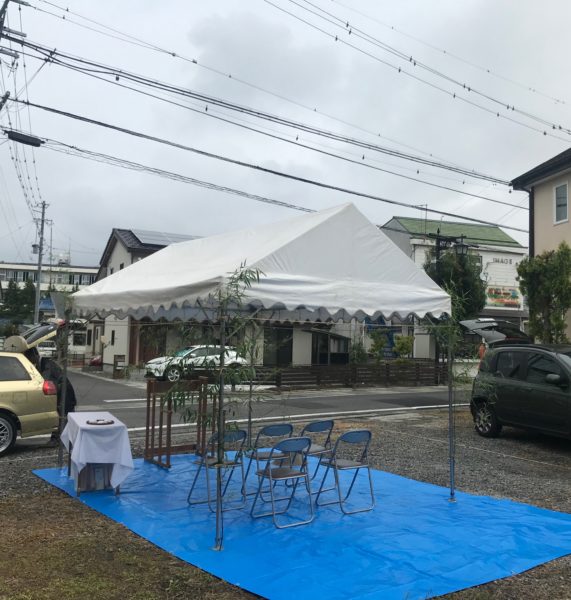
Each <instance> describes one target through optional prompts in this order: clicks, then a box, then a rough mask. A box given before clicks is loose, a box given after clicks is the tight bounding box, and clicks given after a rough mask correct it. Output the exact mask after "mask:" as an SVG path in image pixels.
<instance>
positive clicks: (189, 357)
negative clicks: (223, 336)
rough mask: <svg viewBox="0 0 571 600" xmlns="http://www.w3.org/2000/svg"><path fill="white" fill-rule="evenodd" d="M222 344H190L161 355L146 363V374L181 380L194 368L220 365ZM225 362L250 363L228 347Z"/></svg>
mask: <svg viewBox="0 0 571 600" xmlns="http://www.w3.org/2000/svg"><path fill="white" fill-rule="evenodd" d="M221 350H222V349H221V347H220V346H189V347H188V348H183V349H182V350H178V351H177V352H175V353H174V354H173V355H171V356H159V357H158V358H153V360H150V361H149V362H148V363H146V364H145V370H146V373H145V376H146V377H155V378H156V379H168V381H172V382H175V381H179V380H180V379H181V377H182V376H183V375H184V374H185V373H187V372H189V371H191V370H193V369H210V368H216V367H218V366H219V365H220V352H221ZM224 364H225V365H227V366H229V367H238V366H242V365H246V364H248V361H247V360H246V359H245V358H243V357H242V356H239V355H238V353H237V352H236V350H235V349H234V348H226V351H225V355H224Z"/></svg>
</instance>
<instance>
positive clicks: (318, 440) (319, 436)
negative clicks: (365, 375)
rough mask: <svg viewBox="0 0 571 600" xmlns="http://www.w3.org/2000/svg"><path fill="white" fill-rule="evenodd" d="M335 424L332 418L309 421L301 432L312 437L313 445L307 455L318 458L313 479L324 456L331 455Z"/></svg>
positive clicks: (302, 435) (302, 434)
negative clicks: (332, 434)
mask: <svg viewBox="0 0 571 600" xmlns="http://www.w3.org/2000/svg"><path fill="white" fill-rule="evenodd" d="M334 425H335V423H334V421H332V420H331V419H330V420H327V421H313V422H312V423H308V424H307V425H306V426H305V427H304V428H303V429H302V430H301V433H300V434H299V436H300V437H304V436H307V437H309V438H310V439H311V446H310V447H309V450H308V452H307V456H311V457H313V458H317V459H318V461H317V464H316V465H315V470H314V471H313V474H312V475H311V479H314V478H315V476H316V475H317V471H318V470H319V467H320V466H321V461H322V460H323V458H325V457H326V456H330V455H331V451H332V448H331V432H332V431H333V426H334Z"/></svg>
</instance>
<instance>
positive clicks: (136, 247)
mask: <svg viewBox="0 0 571 600" xmlns="http://www.w3.org/2000/svg"><path fill="white" fill-rule="evenodd" d="M137 233H138V234H139V235H140V236H141V237H142V238H143V239H152V240H153V241H154V240H157V241H159V240H160V241H164V243H146V242H144V241H142V240H141V239H140V238H139V237H138V236H137V235H136V234H137ZM194 239H196V236H192V235H188V236H186V235H181V234H178V233H164V232H160V231H156V232H155V231H143V230H134V229H118V228H116V227H114V228H113V230H112V231H111V235H110V236H109V240H108V241H107V245H106V246H105V249H104V250H103V254H102V255H101V260H100V263H99V264H100V267H102V266H103V265H105V264H106V263H107V261H108V260H109V257H110V256H111V252H112V251H113V248H114V246H115V242H116V241H117V240H119V241H120V242H121V243H122V244H123V246H125V248H126V249H127V250H128V251H129V252H137V253H138V254H152V253H153V252H156V251H157V250H160V249H161V248H164V247H165V246H168V244H169V241H179V242H180V241H183V240H194Z"/></svg>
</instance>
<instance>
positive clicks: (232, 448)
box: [187, 429, 248, 512]
mask: <svg viewBox="0 0 571 600" xmlns="http://www.w3.org/2000/svg"><path fill="white" fill-rule="evenodd" d="M247 438H248V433H247V432H246V431H244V430H241V429H237V430H229V431H226V433H225V434H224V460H223V462H222V463H221V464H218V433H214V434H213V435H212V436H211V437H210V439H209V441H208V446H207V451H206V452H205V453H204V455H203V456H201V457H200V458H199V460H198V461H197V463H198V469H197V470H196V473H195V475H194V479H193V481H192V485H191V487H190V491H189V492H188V497H187V502H188V503H189V504H190V505H191V506H192V505H195V504H208V508H209V509H210V510H211V511H212V512H214V511H215V507H213V505H212V495H211V490H210V487H211V485H210V471H211V470H213V469H222V478H223V479H222V482H223V489H222V497H223V498H224V496H225V495H226V492H227V491H228V486H229V485H230V481H231V480H232V476H233V475H234V471H235V470H236V469H239V470H240V475H241V478H240V496H241V498H242V500H241V502H239V503H238V504H237V505H232V506H227V507H225V508H224V507H223V508H222V510H224V511H226V510H235V509H237V508H243V507H244V506H245V505H246V495H245V493H244V489H245V486H244V484H245V476H244V460H243V457H244V444H245V443H246V439H247ZM202 470H204V472H205V475H206V499H201V500H191V497H192V494H193V492H194V491H195V487H196V483H197V481H198V478H199V476H200V473H201V471H202ZM214 481H216V478H215V479H214Z"/></svg>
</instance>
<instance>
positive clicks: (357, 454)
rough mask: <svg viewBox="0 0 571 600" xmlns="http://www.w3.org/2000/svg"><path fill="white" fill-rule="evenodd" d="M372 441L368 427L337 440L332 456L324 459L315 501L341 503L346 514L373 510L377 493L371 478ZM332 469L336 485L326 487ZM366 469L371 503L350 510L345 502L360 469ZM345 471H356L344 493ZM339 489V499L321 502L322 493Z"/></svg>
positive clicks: (318, 502) (343, 435) (347, 433)
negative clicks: (321, 476)
mask: <svg viewBox="0 0 571 600" xmlns="http://www.w3.org/2000/svg"><path fill="white" fill-rule="evenodd" d="M370 443H371V432H370V431H368V430H367V429H358V430H355V431H347V432H346V433H344V434H342V435H341V436H340V437H339V439H338V440H337V441H336V442H335V446H334V447H333V450H332V452H331V457H330V458H326V459H323V460H322V464H323V465H325V467H326V469H325V473H324V474H323V479H322V480H321V485H320V486H319V491H318V492H317V497H316V499H315V503H316V504H317V505H318V506H327V505H329V504H339V507H340V508H341V510H342V511H343V513H344V514H346V515H351V514H354V513H358V512H365V511H368V510H372V509H373V508H374V506H375V495H374V492H373V480H372V478H371V469H370V467H369V456H368V454H369V445H370ZM330 470H332V471H333V474H334V477H335V485H333V486H332V487H329V488H324V487H323V486H324V485H325V481H326V479H327V475H328V473H329V471H330ZM361 470H365V471H366V472H367V476H368V479H369V491H370V494H371V504H370V505H368V506H365V507H363V508H357V509H353V510H349V509H347V508H346V507H345V503H346V502H347V500H348V499H349V497H350V496H351V492H352V491H353V488H354V486H355V481H356V480H357V476H358V475H359V471H361ZM343 471H354V474H353V477H352V479H351V484H350V485H349V489H348V490H347V493H346V494H345V495H343V492H342V490H341V477H340V476H339V474H340V473H341V472H343ZM335 489H336V490H337V495H338V500H331V501H327V502H320V501H319V500H320V497H321V494H324V493H325V492H329V491H331V490H335Z"/></svg>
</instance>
